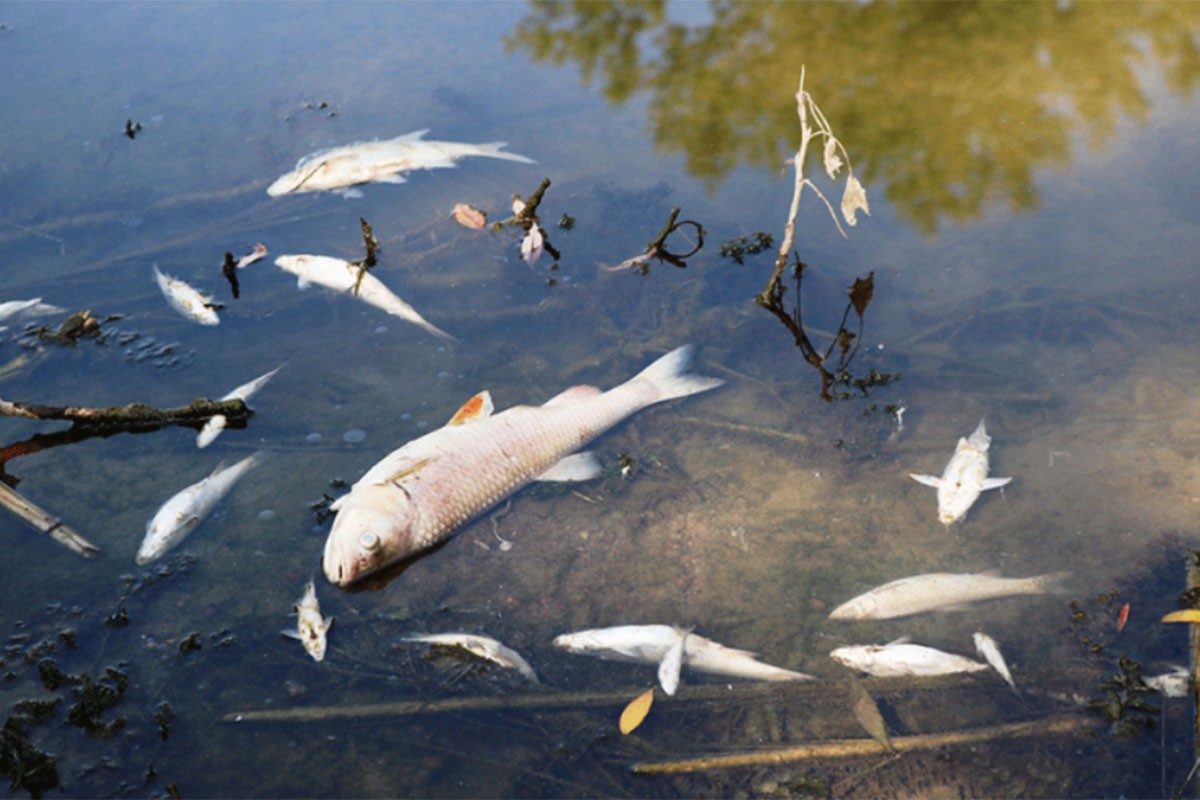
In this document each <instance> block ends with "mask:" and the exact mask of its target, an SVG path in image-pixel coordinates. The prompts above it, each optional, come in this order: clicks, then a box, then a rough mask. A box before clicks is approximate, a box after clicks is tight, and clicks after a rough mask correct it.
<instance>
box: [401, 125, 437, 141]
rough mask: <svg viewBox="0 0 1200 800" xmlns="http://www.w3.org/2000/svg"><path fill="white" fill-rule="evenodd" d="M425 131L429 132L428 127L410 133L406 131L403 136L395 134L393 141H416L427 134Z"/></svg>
mask: <svg viewBox="0 0 1200 800" xmlns="http://www.w3.org/2000/svg"><path fill="white" fill-rule="evenodd" d="M427 133H429V128H422V129H421V130H419V131H413V132H412V133H406V134H404V135H403V136H397V137H396V139H395V141H397V142H417V141H420V140H421V139H424V138H425V134H427Z"/></svg>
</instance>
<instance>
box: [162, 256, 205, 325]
mask: <svg viewBox="0 0 1200 800" xmlns="http://www.w3.org/2000/svg"><path fill="white" fill-rule="evenodd" d="M154 277H155V278H156V279H157V280H158V288H159V289H161V290H162V293H163V297H165V298H167V302H168V303H170V304H171V308H173V309H175V310H176V311H178V312H179V313H180V314H183V315H184V316H185V317H187V318H188V319H190V320H191V321H192V322H199V323H200V324H201V325H219V324H220V323H221V318H220V317H218V316H217V311H216V308H217V305H216V303H214V302H213V299H212V298H211V297H208V296H207V295H203V294H200V292H198V291H196V290H195V289H193V288H192V287H191V286H189V285H188V284H186V283H184V282H183V281H181V280H179V279H178V278H172V277H171V276H170V275H164V274H163V273H162V272H160V271H159V269H158V266H155V267H154Z"/></svg>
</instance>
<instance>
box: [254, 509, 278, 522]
mask: <svg viewBox="0 0 1200 800" xmlns="http://www.w3.org/2000/svg"><path fill="white" fill-rule="evenodd" d="M258 518H259V520H261V521H262V522H269V521H270V520H273V519H275V511H274V509H270V508H264V509H263V510H262V511H260V512H258Z"/></svg>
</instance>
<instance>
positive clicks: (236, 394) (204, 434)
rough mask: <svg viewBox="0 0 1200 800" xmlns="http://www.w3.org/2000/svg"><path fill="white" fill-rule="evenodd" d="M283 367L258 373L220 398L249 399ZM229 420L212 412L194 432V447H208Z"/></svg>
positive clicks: (223, 399)
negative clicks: (196, 432)
mask: <svg viewBox="0 0 1200 800" xmlns="http://www.w3.org/2000/svg"><path fill="white" fill-rule="evenodd" d="M281 369H283V367H282V366H278V367H276V368H275V369H273V370H271V371H270V372H268V373H267V374H265V375H259V376H258V377H257V378H255V379H254V380H252V381H250V382H249V383H243V384H242V385H241V386H239V387H237V388H236V389H234V390H233V391H232V392H230V393H229V394H227V395H225V396H224V397H222V398H221V400H222V402H224V401H226V400H241V401H242V402H243V403H244V402H246V401H247V400H249V399H250V398H251V397H252V396H253V395H254V393H255V392H257V391H258V390H259V389H261V388H262V387H264V386H266V385H267V381H269V380H271V378H272V377H274V375H275V373H276V372H279V370H281ZM228 422H229V420H227V419H225V415H224V414H214V415H213V416H211V417H209V418H208V422H206V423H204V427H203V428H201V429H200V433H198V434H196V447H199V448H200V449H201V450H203V449H204V448H206V447H208V446H209V445H210V444H212V443H213V441H214V440H215V439H216V438H217V437H218V436H220V435H221V431H223V430H225V425H226V424H227V423H228Z"/></svg>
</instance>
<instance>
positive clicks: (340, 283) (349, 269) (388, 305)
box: [275, 256, 454, 341]
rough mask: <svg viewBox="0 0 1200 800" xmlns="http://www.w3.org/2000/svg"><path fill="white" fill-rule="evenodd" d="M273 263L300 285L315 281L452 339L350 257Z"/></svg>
mask: <svg viewBox="0 0 1200 800" xmlns="http://www.w3.org/2000/svg"><path fill="white" fill-rule="evenodd" d="M275 266H277V267H279V268H280V269H282V270H284V271H286V272H290V273H292V274H293V275H295V276H296V278H297V281H296V284H297V285H298V286H300V288H304V287H306V286H308V285H309V284H311V283H316V284H320V285H321V286H324V287H326V288H328V289H333V290H334V291H338V292H346V293H347V294H351V295H353V296H355V297H357V298H358V299H359V300H362V301H363V302H364V303H369V304H370V305H373V306H375V307H376V308H381V309H383V310H384V311H386V312H387V313H389V314H391V315H392V316H393V317H399V318H400V319H403V320H406V321H408V322H411V323H413V324H414V325H418V326H420V327H422V328H424V329H425V330H427V331H429V332H430V333H432V334H433V335H434V336H440V337H442V338H443V339H449V340H451V341H453V340H454V337H453V336H451V335H450V334H448V333H446V332H445V331H444V330H442V329H441V328H438V327H436V326H434V325H433V324H431V323H429V322H427V321H426V320H425V318H424V317H422V316H421V315H420V314H418V313H417V310H416V309H415V308H413V307H412V306H410V305H409V304H408V303H406V302H404V301H403V300H401V299H400V298H399V297H397V296H396V295H395V294H393V293H392V290H391V289H389V288H387V287H386V286H384V285H383V282H382V281H380V280H379V279H378V278H376V277H375V276H374V275H372V274H371V273H370V272H366V273H362V270H361V269H360V268H359V267H357V266H355V265H354V264H351V263H350V262H349V261H343V260H342V259H340V258H332V257H330V256H280V257H279V258H277V259H275ZM355 287H357V291H356V290H355Z"/></svg>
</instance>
